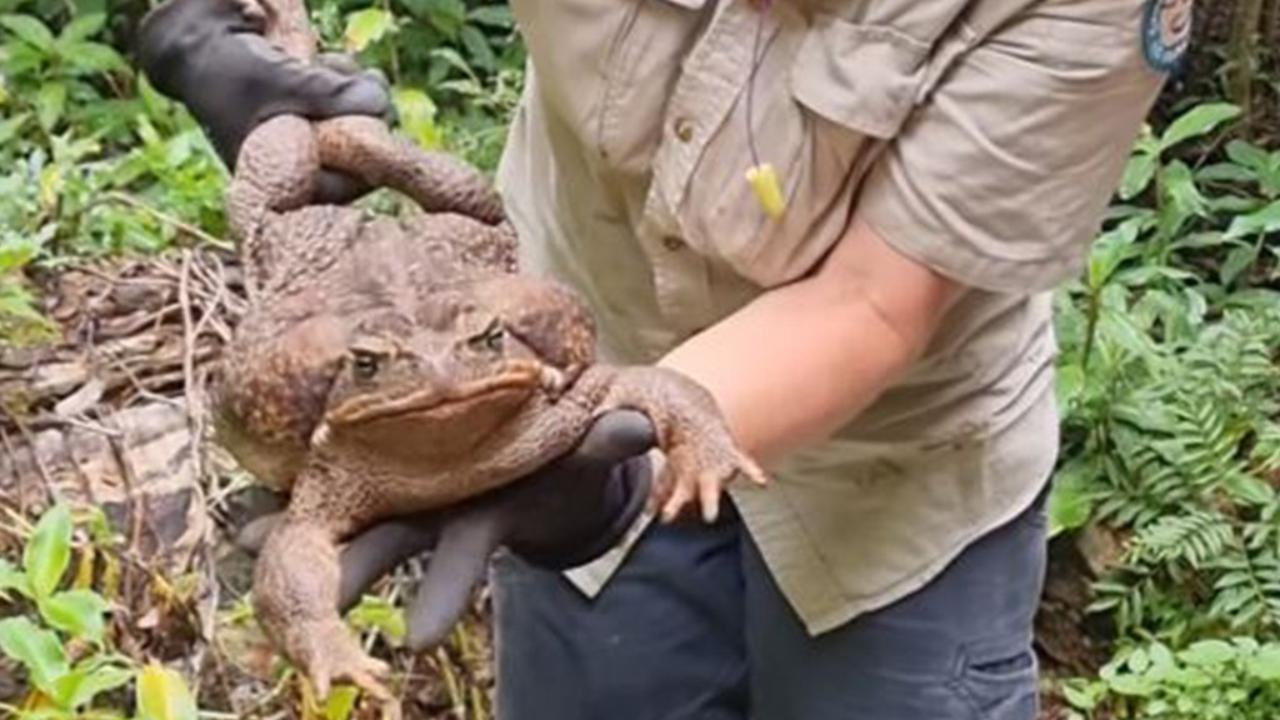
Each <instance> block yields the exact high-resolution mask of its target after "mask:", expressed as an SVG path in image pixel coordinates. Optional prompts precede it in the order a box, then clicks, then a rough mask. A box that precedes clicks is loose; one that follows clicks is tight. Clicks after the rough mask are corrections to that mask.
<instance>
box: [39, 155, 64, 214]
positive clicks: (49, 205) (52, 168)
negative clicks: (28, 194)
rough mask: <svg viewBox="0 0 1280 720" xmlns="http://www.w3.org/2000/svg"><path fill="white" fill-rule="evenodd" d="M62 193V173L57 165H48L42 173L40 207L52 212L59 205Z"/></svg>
mask: <svg viewBox="0 0 1280 720" xmlns="http://www.w3.org/2000/svg"><path fill="white" fill-rule="evenodd" d="M61 192H62V171H61V170H60V169H59V168H58V166H57V165H47V166H45V168H44V169H43V170H41V171H40V206H41V207H43V208H44V209H46V210H52V209H53V208H55V207H57V205H58V195H59V194H60V193H61Z"/></svg>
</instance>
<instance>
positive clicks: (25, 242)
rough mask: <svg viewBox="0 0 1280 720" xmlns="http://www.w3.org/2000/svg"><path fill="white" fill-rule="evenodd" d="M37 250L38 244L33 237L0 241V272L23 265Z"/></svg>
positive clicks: (38, 248) (11, 270)
mask: <svg viewBox="0 0 1280 720" xmlns="http://www.w3.org/2000/svg"><path fill="white" fill-rule="evenodd" d="M38 252H40V245H39V244H38V243H37V242H36V241H35V239H34V238H30V237H23V238H17V239H14V240H5V241H3V242H0V274H2V273H7V272H13V271H14V270H19V269H21V268H23V267H25V266H26V264H27V263H29V262H31V260H32V259H33V258H35V256H36V254H37V253H38Z"/></svg>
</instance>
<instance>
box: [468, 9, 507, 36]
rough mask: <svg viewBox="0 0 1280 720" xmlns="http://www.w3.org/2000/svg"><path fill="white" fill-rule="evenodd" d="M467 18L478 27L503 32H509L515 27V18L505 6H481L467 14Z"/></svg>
mask: <svg viewBox="0 0 1280 720" xmlns="http://www.w3.org/2000/svg"><path fill="white" fill-rule="evenodd" d="M467 18H468V19H469V20H471V22H474V23H477V24H479V25H488V26H490V27H496V28H501V29H503V30H510V29H512V28H514V27H515V26H516V20H515V16H513V15H512V14H511V8H509V7H507V6H506V5H481V6H480V7H478V8H475V9H474V10H472V11H471V12H469V13H467Z"/></svg>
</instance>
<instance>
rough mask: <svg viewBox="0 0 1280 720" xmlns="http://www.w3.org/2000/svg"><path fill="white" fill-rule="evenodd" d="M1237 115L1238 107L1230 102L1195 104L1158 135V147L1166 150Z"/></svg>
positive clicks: (1238, 112)
mask: <svg viewBox="0 0 1280 720" xmlns="http://www.w3.org/2000/svg"><path fill="white" fill-rule="evenodd" d="M1239 115H1240V108H1239V107H1238V106H1236V105H1232V104H1231V103H1205V104H1203V105H1197V106H1196V107H1194V108H1192V109H1190V110H1188V111H1187V112H1186V113H1184V114H1183V115H1182V116H1180V117H1179V118H1178V119H1176V120H1174V121H1173V122H1172V123H1170V124H1169V127H1167V128H1166V129H1165V131H1164V134H1163V135H1161V136H1160V148H1161V149H1162V150H1167V149H1169V148H1171V147H1173V146H1174V145H1177V144H1178V143H1180V142H1184V141H1186V140H1190V139H1192V138H1196V137H1200V136H1201V135H1204V134H1205V133H1208V132H1211V131H1212V130H1213V129H1214V128H1216V127H1218V126H1219V125H1221V124H1222V123H1224V122H1226V121H1227V120H1231V119H1232V118H1235V117H1237V116H1239Z"/></svg>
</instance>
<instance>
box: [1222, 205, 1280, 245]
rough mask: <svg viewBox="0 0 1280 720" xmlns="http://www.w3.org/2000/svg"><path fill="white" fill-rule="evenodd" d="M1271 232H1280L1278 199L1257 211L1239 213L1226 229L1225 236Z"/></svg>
mask: <svg viewBox="0 0 1280 720" xmlns="http://www.w3.org/2000/svg"><path fill="white" fill-rule="evenodd" d="M1273 232H1280V200H1277V201H1275V202H1273V203H1271V204H1270V205H1268V206H1266V207H1264V208H1262V209H1261V210H1258V211H1257V212H1253V213H1249V214H1248V215H1241V216H1240V217H1237V218H1236V219H1235V220H1232V221H1231V227H1230V228H1228V229H1227V237H1228V238H1238V237H1244V236H1246V235H1254V234H1257V233H1273Z"/></svg>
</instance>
